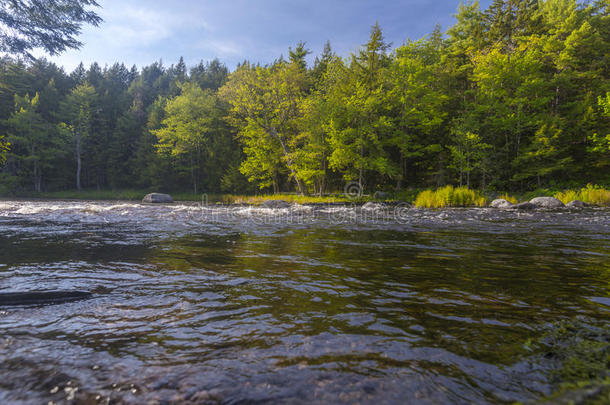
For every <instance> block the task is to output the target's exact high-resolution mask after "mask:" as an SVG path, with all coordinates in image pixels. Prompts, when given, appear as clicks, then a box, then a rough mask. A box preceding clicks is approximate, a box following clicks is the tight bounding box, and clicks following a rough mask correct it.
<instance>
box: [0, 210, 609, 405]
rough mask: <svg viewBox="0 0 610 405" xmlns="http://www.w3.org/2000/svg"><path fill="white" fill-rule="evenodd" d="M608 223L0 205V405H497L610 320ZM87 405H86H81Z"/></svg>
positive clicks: (528, 391) (529, 389)
mask: <svg viewBox="0 0 610 405" xmlns="http://www.w3.org/2000/svg"><path fill="white" fill-rule="evenodd" d="M609 240H610V210H608V209H587V210H583V211H567V210H566V211H557V212H548V211H547V212H544V211H539V212H528V213H522V212H507V211H498V210H491V209H476V210H474V209H473V210H468V209H455V210H443V211H430V210H417V209H409V208H406V207H403V206H397V207H383V206H367V207H366V208H364V209H363V208H360V207H324V206H322V207H303V206H293V207H291V208H287V209H279V210H270V209H263V208H260V209H258V208H249V207H240V206H232V207H200V206H196V205H181V204H177V205H171V206H150V205H140V204H133V203H102V202H49V201H0V292H8V291H29V290H54V289H78V290H86V291H92V292H94V298H93V299H90V300H86V301H79V302H74V303H67V304H61V305H52V306H38V307H11V308H0V374H1V375H2V377H3V378H2V379H1V380H0V403H24V404H29V403H47V402H48V401H55V402H58V403H69V402H71V401H76V402H77V403H108V402H111V403H112V402H124V403H134V404H139V403H155V402H158V403H163V402H164V401H166V402H167V401H169V402H170V403H171V402H179V403H252V402H257V403H312V402H314V403H365V404H366V403H375V404H383V403H405V402H415V401H417V402H418V403H424V404H425V403H430V404H432V403H464V404H466V403H473V402H476V403H504V402H506V403H510V402H514V401H529V400H533V399H536V398H539V397H541V396H543V395H546V394H548V393H549V391H550V389H551V386H550V385H549V382H548V380H547V376H546V373H545V369H546V367H547V366H546V365H545V364H544V362H541V360H540V359H541V356H540V354H541V353H538V352H536V350H534V351H532V350H531V349H530V348H529V347H528V345H527V344H526V342H527V341H528V339H535V338H536V337H537V336H539V335H540V334H541V333H542V331H544V330H545V328H547V327H548V326H549V325H550V324H552V323H553V322H555V321H559V320H563V319H575V318H578V319H580V320H582V321H584V322H587V323H591V324H602V323H607V322H608V319H609V315H610V294H609V292H608V285H609V284H608V283H609V281H610V260H609V257H610V244H609ZM87 401H89V402H87Z"/></svg>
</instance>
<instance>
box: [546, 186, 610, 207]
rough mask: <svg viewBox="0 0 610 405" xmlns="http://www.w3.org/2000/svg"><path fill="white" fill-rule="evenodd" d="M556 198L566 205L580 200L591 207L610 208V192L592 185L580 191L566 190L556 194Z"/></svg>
mask: <svg viewBox="0 0 610 405" xmlns="http://www.w3.org/2000/svg"><path fill="white" fill-rule="evenodd" d="M554 197H555V198H557V199H559V200H561V202H563V203H564V204H567V203H569V202H570V201H574V200H580V201H582V202H584V203H587V204H591V205H603V206H610V190H607V189H605V188H603V187H600V186H595V185H592V184H588V185H587V187H585V188H581V189H580V190H564V191H562V192H559V193H556V194H555V196H554Z"/></svg>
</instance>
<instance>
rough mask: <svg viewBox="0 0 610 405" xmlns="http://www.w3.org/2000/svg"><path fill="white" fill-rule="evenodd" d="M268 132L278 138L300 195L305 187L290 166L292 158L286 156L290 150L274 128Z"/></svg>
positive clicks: (304, 192)
mask: <svg viewBox="0 0 610 405" xmlns="http://www.w3.org/2000/svg"><path fill="white" fill-rule="evenodd" d="M269 132H270V133H271V135H272V136H273V137H275V139H277V140H278V142H279V143H280V146H281V147H282V151H283V152H284V156H285V157H286V163H287V166H288V169H290V174H292V177H293V178H294V181H295V182H296V183H297V188H298V189H299V193H300V194H301V195H305V194H307V192H306V190H305V188H304V187H303V183H302V182H301V180H299V178H298V177H297V173H296V171H295V170H294V169H293V168H292V164H293V161H292V159H290V158H289V157H288V156H290V150H289V149H288V146H287V145H286V143H285V142H284V140H283V139H282V137H281V136H280V135H279V134H278V133H277V130H276V129H275V128H271V129H270V130H269Z"/></svg>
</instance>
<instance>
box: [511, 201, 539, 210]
mask: <svg viewBox="0 0 610 405" xmlns="http://www.w3.org/2000/svg"><path fill="white" fill-rule="evenodd" d="M508 208H510V209H512V210H523V211H527V210H535V209H536V208H538V206H537V205H535V204H532V203H531V202H522V203H519V204H515V205H511V206H510V207H508Z"/></svg>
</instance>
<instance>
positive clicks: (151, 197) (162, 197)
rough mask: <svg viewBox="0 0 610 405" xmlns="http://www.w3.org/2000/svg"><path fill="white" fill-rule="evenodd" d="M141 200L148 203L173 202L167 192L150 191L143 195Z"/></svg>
mask: <svg viewBox="0 0 610 405" xmlns="http://www.w3.org/2000/svg"><path fill="white" fill-rule="evenodd" d="M142 202H143V203H148V204H169V203H173V202H174V199H173V198H172V196H170V195H169V194H161V193H150V194H146V196H144V198H143V199H142Z"/></svg>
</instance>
